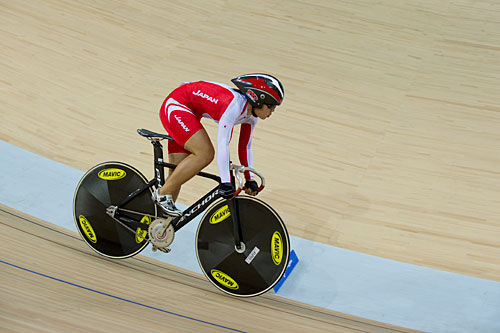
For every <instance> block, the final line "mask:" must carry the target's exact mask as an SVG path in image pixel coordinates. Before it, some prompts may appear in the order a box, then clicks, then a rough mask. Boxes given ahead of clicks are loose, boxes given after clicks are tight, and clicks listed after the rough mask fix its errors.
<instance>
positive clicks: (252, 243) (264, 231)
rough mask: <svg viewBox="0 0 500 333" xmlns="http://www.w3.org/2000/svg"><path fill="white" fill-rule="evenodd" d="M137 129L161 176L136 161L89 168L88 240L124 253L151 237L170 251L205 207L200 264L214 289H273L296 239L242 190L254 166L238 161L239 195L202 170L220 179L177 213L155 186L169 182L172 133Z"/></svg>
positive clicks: (82, 221)
mask: <svg viewBox="0 0 500 333" xmlns="http://www.w3.org/2000/svg"><path fill="white" fill-rule="evenodd" d="M137 132H138V133H139V134H140V135H141V136H142V137H145V138H147V139H149V140H150V142H151V143H152V145H153V152H154V174H155V177H154V178H153V179H151V180H149V181H148V180H147V179H146V178H145V177H144V175H143V174H142V173H141V172H140V171H139V170H137V169H136V168H134V167H133V166H131V165H129V164H126V163H123V162H104V163H101V164H98V165H96V166H94V167H92V168H91V169H90V170H88V171H87V172H86V173H85V175H84V176H83V177H82V179H81V180H80V182H79V183H78V185H77V187H76V191H75V195H74V200H73V213H74V218H75V223H76V226H77V228H78V231H79V232H80V234H81V236H82V238H83V240H84V241H85V242H86V243H87V244H88V245H89V246H90V247H91V248H92V249H93V250H94V251H96V252H97V253H99V254H100V255H103V256H105V257H108V258H113V259H123V258H128V257H132V256H134V255H136V254H138V253H139V252H141V251H142V250H143V249H144V248H145V247H146V246H147V245H148V244H149V243H152V246H153V250H160V251H163V252H165V253H168V252H169V251H170V248H169V246H170V244H171V243H172V242H173V240H174V235H175V232H177V231H179V229H181V228H182V227H183V226H185V225H186V224H187V223H189V222H190V221H192V220H193V219H194V218H195V217H196V216H198V215H199V214H201V213H202V212H205V214H204V215H203V217H202V219H201V221H200V223H199V225H198V229H197V232H196V256H197V259H198V263H199V265H200V267H201V269H202V271H203V273H204V274H205V276H206V277H207V278H208V280H209V281H210V282H212V284H213V285H215V287H217V288H218V289H220V290H221V291H223V292H224V293H227V294H229V295H232V296H238V297H251V296H257V295H260V294H262V293H264V292H266V291H268V290H269V289H271V288H272V287H273V286H274V285H275V284H276V283H278V281H279V280H280V279H281V277H282V276H283V274H284V273H285V270H286V268H287V265H288V260H289V255H290V240H289V236H288V232H287V229H286V226H285V224H284V223H283V221H282V219H281V218H280V216H279V215H278V214H277V213H276V211H275V210H274V209H273V208H271V206H269V205H268V204H266V203H265V202H264V201H262V200H260V199H257V198H255V197H251V196H247V195H240V192H241V191H242V190H244V189H245V187H244V183H243V182H244V180H243V177H242V174H243V173H244V172H251V173H253V174H255V175H256V176H257V177H258V178H259V179H260V186H259V189H258V191H259V192H260V191H261V190H262V189H263V188H264V186H265V179H264V177H263V176H262V175H261V174H260V173H258V172H257V171H256V170H255V169H252V168H248V167H243V166H238V165H234V164H231V182H232V183H233V185H235V186H236V185H238V186H237V190H236V192H235V195H234V196H233V198H232V199H229V200H227V199H223V198H222V197H221V196H220V194H219V191H218V188H219V184H220V182H221V180H220V177H218V176H216V175H213V174H210V173H206V172H199V173H198V174H197V176H200V177H204V178H208V179H211V180H214V181H216V182H217V183H218V184H217V186H216V187H215V188H213V189H212V190H211V191H209V192H208V193H206V194H205V195H203V196H202V197H201V198H200V199H199V200H198V201H196V202H195V203H193V204H192V205H191V206H190V207H188V208H187V209H185V210H184V211H183V213H182V215H181V216H179V217H171V216H169V215H167V214H165V213H164V212H163V210H162V209H161V208H160V207H159V206H158V204H157V203H156V202H155V201H154V199H153V191H154V189H155V188H158V187H161V186H162V185H163V184H164V183H165V168H171V169H174V168H175V167H176V165H174V164H171V163H166V162H164V161H163V146H162V144H161V141H162V140H165V139H166V140H173V138H172V137H170V136H169V135H164V134H159V133H155V132H152V131H149V130H146V129H138V130H137Z"/></svg>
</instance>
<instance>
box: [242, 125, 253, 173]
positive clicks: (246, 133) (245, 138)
mask: <svg viewBox="0 0 500 333" xmlns="http://www.w3.org/2000/svg"><path fill="white" fill-rule="evenodd" d="M254 127H255V121H254V122H252V123H251V124H248V123H243V124H241V129H240V139H239V141H238V156H239V159H240V163H241V164H242V165H244V166H247V167H250V168H251V167H253V150H252V134H253V129H254ZM245 179H246V180H250V179H252V175H251V174H250V172H248V171H245Z"/></svg>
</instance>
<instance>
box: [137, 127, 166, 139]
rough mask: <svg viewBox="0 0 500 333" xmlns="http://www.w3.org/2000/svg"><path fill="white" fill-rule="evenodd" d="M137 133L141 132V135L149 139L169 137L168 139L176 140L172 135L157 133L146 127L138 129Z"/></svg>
mask: <svg viewBox="0 0 500 333" xmlns="http://www.w3.org/2000/svg"><path fill="white" fill-rule="evenodd" d="M137 133H139V135H141V136H143V137H145V138H148V139H151V138H161V139H167V140H172V141H174V138H172V137H171V136H170V135H166V134H160V133H155V132H152V131H150V130H147V129H144V128H140V129H138V130H137Z"/></svg>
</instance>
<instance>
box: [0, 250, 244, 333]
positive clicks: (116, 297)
mask: <svg viewBox="0 0 500 333" xmlns="http://www.w3.org/2000/svg"><path fill="white" fill-rule="evenodd" d="M0 263H2V264H6V265H9V266H12V267H15V268H18V269H21V270H23V271H26V272H30V273H33V274H36V275H40V276H43V277H46V278H49V279H52V280H55V281H59V282H62V283H66V284H69V285H70V286H74V287H78V288H81V289H85V290H88V291H91V292H93V293H96V294H100V295H104V296H108V297H111V298H115V299H118V300H120V301H124V302H128V303H132V304H135V305H139V306H142V307H145V308H148V309H152V310H156V311H160V312H163V313H167V314H170V315H174V316H177V317H181V318H184V319H189V320H193V321H196V322H199V323H203V324H207V325H211V326H215V327H220V328H223V329H226V330H229V331H233V332H245V331H240V330H237V329H235V328H231V327H226V326H222V325H217V324H214V323H211V322H208V321H204V320H199V319H196V318H192V317H188V316H184V315H181V314H178V313H175V312H170V311H167V310H163V309H159V308H155V307H154V306H150V305H146V304H142V303H138V302H134V301H131V300H128V299H125V298H121V297H118V296H113V295H111V294H107V293H104V292H101V291H97V290H94V289H91V288H87V287H84V286H80V285H78V284H75V283H71V282H68V281H64V280H61V279H58V278H55V277H53V276H49V275H45V274H42V273H38V272H35V271H32V270H30V269H27V268H24V267H20V266H17V265H14V264H11V263H8V262H6V261H3V260H1V259H0Z"/></svg>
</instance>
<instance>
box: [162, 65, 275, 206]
mask: <svg viewBox="0 0 500 333" xmlns="http://www.w3.org/2000/svg"><path fill="white" fill-rule="evenodd" d="M231 81H232V82H233V83H234V85H235V86H236V87H237V88H238V89H234V88H232V87H230V86H228V85H225V84H222V83H215V82H209V81H198V82H189V83H184V84H182V85H181V86H179V87H178V88H176V89H175V90H174V91H172V92H171V93H170V95H168V96H167V98H165V101H164V102H163V104H162V106H161V109H160V119H161V122H162V124H163V127H165V129H166V131H167V132H168V133H169V135H170V136H172V137H173V138H174V140H175V142H174V141H172V140H169V141H168V156H169V162H170V163H173V164H176V165H177V167H176V168H175V169H174V170H173V171H172V170H171V171H170V173H169V176H168V177H167V179H166V181H165V184H164V185H163V186H162V187H161V188H159V189H157V190H156V191H155V192H154V198H155V200H156V201H157V202H158V203H160V205H161V206H162V207H163V209H164V210H165V212H166V213H167V214H169V215H173V216H179V215H181V211H180V210H179V209H177V207H176V206H175V201H176V199H177V197H178V195H179V191H180V189H181V186H182V184H184V183H185V182H187V181H188V180H189V179H191V178H192V177H193V176H194V175H196V174H197V173H198V172H200V171H201V170H202V169H203V168H204V167H206V166H207V165H208V164H210V162H211V161H212V160H213V159H214V156H215V150H214V147H213V145H212V142H211V141H210V138H209V136H208V134H207V132H206V130H205V129H204V128H203V126H202V125H201V122H200V120H201V118H202V117H205V118H211V119H212V120H214V121H215V122H217V123H218V132H217V154H216V156H217V166H218V169H219V175H220V177H221V185H220V187H219V193H220V194H221V195H222V197H223V198H226V199H229V198H231V197H232V196H233V195H234V193H235V188H234V186H233V185H232V184H231V179H230V170H229V164H230V162H229V141H230V139H231V134H232V130H233V127H234V126H235V125H237V124H241V129H240V137H239V142H238V156H239V160H240V163H241V164H242V165H244V166H248V167H252V163H253V153H252V148H251V144H252V133H253V130H254V128H255V125H256V123H257V119H258V118H260V119H266V118H268V117H270V116H271V114H272V113H273V112H274V109H275V108H276V106H278V105H280V104H281V102H282V101H283V97H284V90H283V86H282V84H281V83H280V81H279V80H278V79H277V78H275V77H274V76H272V75H269V74H263V73H256V74H245V75H241V76H238V77H236V78H234V79H232V80H231ZM245 179H246V183H245V186H246V190H245V191H246V193H247V194H250V195H256V194H257V188H258V185H257V182H256V181H255V180H253V179H252V178H251V175H250V173H249V172H246V173H245Z"/></svg>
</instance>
